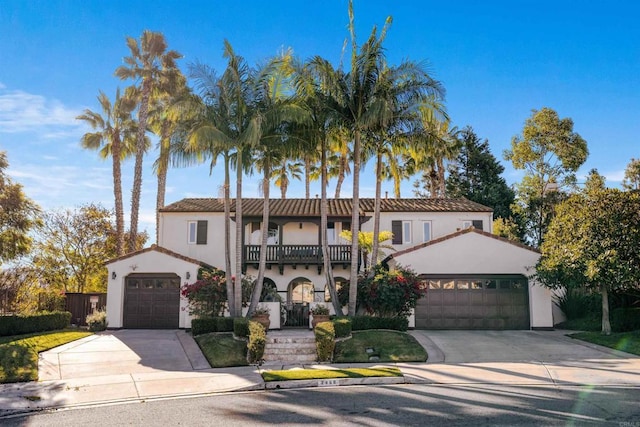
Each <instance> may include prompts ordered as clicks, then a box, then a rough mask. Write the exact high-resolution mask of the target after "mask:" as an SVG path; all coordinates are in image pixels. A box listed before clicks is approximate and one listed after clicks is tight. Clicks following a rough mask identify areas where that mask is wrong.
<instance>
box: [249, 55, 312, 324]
mask: <svg viewBox="0 0 640 427" xmlns="http://www.w3.org/2000/svg"><path fill="white" fill-rule="evenodd" d="M290 61H291V53H290V52H285V53H283V54H282V56H281V57H277V58H274V59H272V60H271V61H269V63H267V64H266V65H265V66H263V67H261V68H260V69H259V70H258V71H257V72H256V74H255V77H254V85H255V89H254V94H255V99H254V109H253V114H254V116H256V117H260V120H259V122H260V124H261V128H260V130H259V139H258V142H257V144H256V145H255V150H254V154H255V156H256V157H255V159H256V162H255V163H256V166H257V167H258V169H259V170H262V172H263V179H262V194H263V197H264V203H263V208H262V229H261V232H262V235H261V241H260V260H259V264H258V277H257V279H256V285H255V288H254V289H253V293H252V295H251V303H250V304H249V309H248V311H247V315H248V316H250V315H251V314H253V312H254V311H255V309H256V307H257V305H258V302H259V301H260V296H261V295H262V285H263V281H264V275H265V270H266V265H267V240H268V237H269V188H270V185H271V178H272V174H273V171H272V167H273V165H274V164H281V163H282V162H283V161H285V160H286V159H287V158H289V157H291V156H292V154H293V147H292V144H288V142H290V141H289V140H288V137H287V135H286V131H287V124H289V123H303V122H304V121H305V120H306V111H305V110H304V109H302V108H301V107H300V106H299V105H297V104H296V103H295V102H293V101H292V99H291V98H290V97H289V96H288V93H289V92H290V90H289V78H288V69H289V66H288V65H287V64H288V63H289V62H290Z"/></svg>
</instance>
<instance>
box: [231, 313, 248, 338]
mask: <svg viewBox="0 0 640 427" xmlns="http://www.w3.org/2000/svg"><path fill="white" fill-rule="evenodd" d="M233 334H234V335H235V336H236V337H239V338H247V337H248V336H249V319H247V318H245V317H234V318H233Z"/></svg>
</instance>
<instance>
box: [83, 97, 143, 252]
mask: <svg viewBox="0 0 640 427" xmlns="http://www.w3.org/2000/svg"><path fill="white" fill-rule="evenodd" d="M98 102H99V103H100V107H101V108H102V114H100V113H97V112H94V111H91V110H89V109H86V110H84V112H83V113H82V114H80V115H79V116H78V117H76V119H77V120H82V121H84V122H86V123H87V124H89V126H91V128H92V129H94V130H95V132H88V133H85V134H84V135H83V136H82V139H81V144H82V147H83V148H87V149H90V150H99V155H100V157H101V158H103V159H106V158H108V157H111V160H112V174H113V195H114V199H115V213H116V252H117V254H118V256H120V255H124V207H123V203H122V167H121V162H122V160H124V159H125V158H126V157H127V156H129V155H130V154H131V153H132V152H133V148H134V143H135V131H136V122H135V120H134V119H133V117H132V116H131V114H132V112H133V110H134V109H135V105H136V103H135V101H134V99H132V97H130V96H129V97H128V96H127V95H126V94H125V96H121V95H120V89H119V88H118V89H117V90H116V97H115V100H114V102H113V104H112V103H111V101H110V100H109V98H108V97H107V95H105V94H104V92H102V91H100V94H99V95H98Z"/></svg>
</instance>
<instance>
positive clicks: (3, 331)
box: [0, 311, 71, 336]
mask: <svg viewBox="0 0 640 427" xmlns="http://www.w3.org/2000/svg"><path fill="white" fill-rule="evenodd" d="M69 325H71V313H69V312H67V311H54V312H51V313H40V314H33V315H26V316H25V315H17V316H0V336H10V335H22V334H29V333H32V332H43V331H54V330H56V329H64V328H66V327H68V326H69Z"/></svg>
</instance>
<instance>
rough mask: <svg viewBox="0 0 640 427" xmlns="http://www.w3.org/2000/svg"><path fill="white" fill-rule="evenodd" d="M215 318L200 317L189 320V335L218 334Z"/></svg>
mask: <svg viewBox="0 0 640 427" xmlns="http://www.w3.org/2000/svg"><path fill="white" fill-rule="evenodd" d="M216 319H217V317H201V318H198V319H192V320H191V335H193V336H194V337H195V336H196V335H202V334H208V333H209V332H218V322H217V321H216Z"/></svg>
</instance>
